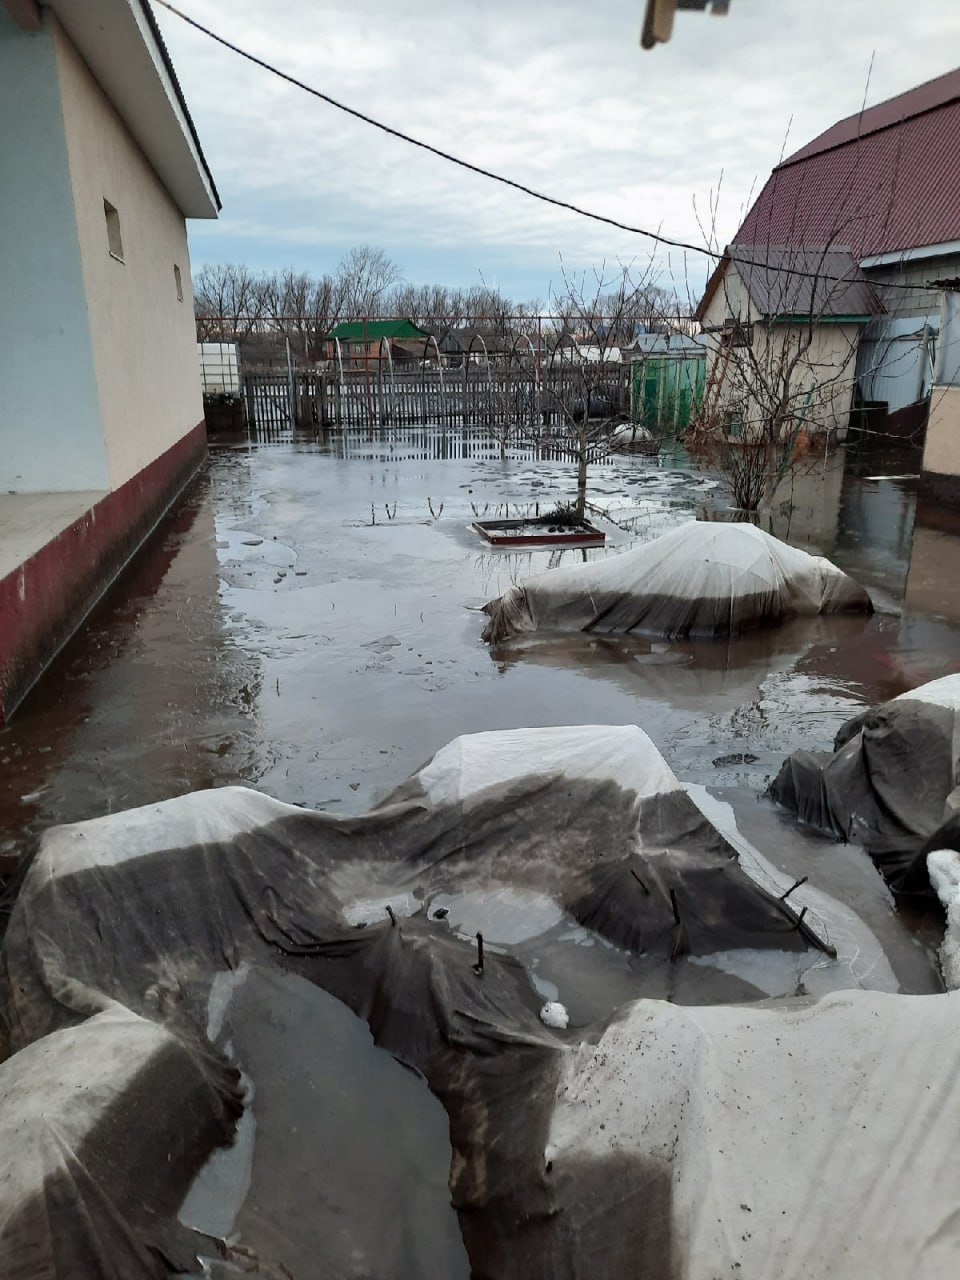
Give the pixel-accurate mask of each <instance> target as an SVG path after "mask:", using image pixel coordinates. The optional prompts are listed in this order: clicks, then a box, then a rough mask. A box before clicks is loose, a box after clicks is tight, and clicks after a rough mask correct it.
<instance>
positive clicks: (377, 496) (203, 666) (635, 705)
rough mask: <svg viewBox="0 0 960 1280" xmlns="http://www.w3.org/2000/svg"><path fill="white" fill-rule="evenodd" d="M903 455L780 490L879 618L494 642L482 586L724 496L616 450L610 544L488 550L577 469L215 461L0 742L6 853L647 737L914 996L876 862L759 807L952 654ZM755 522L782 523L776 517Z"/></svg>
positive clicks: (933, 549) (944, 599)
mask: <svg viewBox="0 0 960 1280" xmlns="http://www.w3.org/2000/svg"><path fill="white" fill-rule="evenodd" d="M916 467H917V460H916V457H915V455H907V456H903V455H896V454H894V455H882V454H879V455H878V454H873V455H861V456H859V457H854V458H852V459H849V460H848V466H847V468H846V469H844V468H843V467H841V466H839V465H837V463H836V461H835V460H831V463H830V465H829V466H828V467H827V468H826V469H825V470H824V469H823V468H822V467H818V466H816V465H813V464H810V465H809V466H808V467H806V468H804V469H803V471H802V473H801V474H799V475H798V476H797V479H796V486H795V492H794V495H793V496H794V506H793V511H792V513H791V514H790V516H789V534H790V537H791V540H792V541H795V542H797V543H798V544H799V545H805V546H808V547H810V548H812V549H815V550H819V551H823V552H824V553H826V554H828V555H830V556H831V557H832V558H833V559H835V560H836V561H837V563H839V564H840V565H841V566H843V567H844V568H846V569H848V570H849V571H850V572H852V573H854V574H856V575H857V576H859V577H861V578H862V579H863V580H864V581H866V582H867V583H868V584H869V585H870V587H871V589H872V591H873V592H874V594H875V597H876V599H877V600H878V602H879V603H880V606H881V608H880V611H878V613H877V614H875V615H874V617H873V618H871V619H869V620H867V621H864V620H861V619H848V618H841V619H814V620H804V621H800V622H796V623H793V624H790V625H788V626H786V627H783V628H781V629H779V630H775V631H769V632H764V633H761V634H758V635H756V636H754V637H748V638H744V639H741V640H738V641H737V642H736V643H735V644H727V643H720V644H700V645H696V644H659V643H650V642H644V641H634V640H629V639H624V640H617V639H604V640H600V639H597V638H588V637H579V636H578V637H572V638H570V639H568V640H564V641H562V642H557V641H538V642H534V643H532V644H528V645H526V646H524V645H519V646H517V647H516V648H514V649H511V650H510V651H509V652H496V653H494V654H491V653H490V651H489V650H488V649H487V647H486V646H485V645H483V644H482V643H481V642H480V639H479V636H480V631H481V629H482V616H481V615H479V614H478V613H477V612H476V610H477V609H478V608H479V607H480V606H481V605H482V604H483V602H484V601H485V600H486V599H488V598H490V597H492V596H495V595H498V594H500V593H501V592H502V591H503V590H504V589H505V588H506V587H507V586H509V585H510V584H511V583H512V582H514V581H517V580H518V579H521V578H523V577H524V576H527V575H529V574H531V573H534V572H538V571H540V570H543V569H546V568H548V567H550V566H551V565H556V564H560V563H568V562H570V561H572V560H579V559H583V558H584V557H592V556H595V555H603V554H610V553H615V552H616V551H618V550H621V549H624V548H627V547H629V546H631V545H635V544H636V543H637V542H638V541H641V540H646V539H649V538H652V537H655V536H656V535H657V534H659V533H661V532H663V531H664V530H665V529H667V528H670V527H672V526H673V525H674V524H676V523H677V522H678V521H680V520H682V519H686V518H689V516H690V515H692V514H695V513H696V512H698V511H701V510H703V509H704V508H705V507H707V508H710V507H713V508H722V507H723V506H724V503H725V496H724V493H723V489H722V486H721V485H719V484H718V482H717V481H716V480H715V479H712V478H710V477H709V476H705V475H701V474H699V473H698V472H697V471H696V470H695V469H694V468H693V467H692V466H691V465H690V463H689V460H688V459H686V458H685V457H684V456H683V455H682V454H677V455H675V456H664V457H661V458H660V459H657V458H649V457H643V456H621V457H616V458H614V459H611V460H610V461H609V462H607V463H604V464H602V465H597V466H595V467H593V468H592V469H591V476H590V493H589V498H590V500H591V502H592V503H593V504H594V505H595V507H596V508H597V509H599V510H600V511H602V512H606V513H607V515H608V517H609V518H606V517H604V516H603V515H601V516H598V517H597V520H598V523H600V524H601V525H602V526H603V527H604V528H605V530H606V532H607V535H608V542H607V547H606V548H604V549H601V550H587V551H583V550H566V551H559V552H558V551H552V552H551V551H544V550H541V551H525V552H523V553H516V554H511V553H504V552H498V551H492V550H490V549H489V548H485V547H484V546H483V545H482V544H481V543H480V542H479V540H478V539H477V537H476V535H475V534H474V532H473V531H472V530H471V529H470V528H469V525H470V522H471V520H472V519H474V518H475V517H476V516H478V515H479V516H482V515H488V516H489V515H493V514H508V515H522V514H525V513H528V512H534V511H536V510H546V509H548V508H549V506H550V505H551V504H552V503H555V502H557V501H558V500H562V499H565V498H568V497H569V496H570V494H571V492H572V489H573V485H574V477H573V468H572V466H570V465H569V464H566V463H562V462H550V461H536V460H534V459H533V458H531V457H529V456H510V457H507V458H501V457H500V456H499V447H498V446H497V445H495V444H492V443H489V442H484V441H482V440H481V439H479V438H478V437H476V436H469V437H465V436H461V435H457V434H454V435H450V434H449V433H448V434H443V433H439V432H436V433H431V432H429V431H423V430H418V431H409V432H396V433H394V434H393V435H392V436H391V437H389V438H386V439H379V438H371V437H369V436H367V435H364V434H363V433H359V432H357V433H354V434H353V435H347V436H345V437H338V438H334V439H332V440H330V441H327V442H323V441H316V440H306V441H301V442H293V441H287V442H284V443H280V444H274V445H265V446H259V447H258V446H254V445H243V446H239V447H231V448H219V449H216V448H215V449H213V450H212V451H211V457H210V462H209V466H208V468H207V470H206V473H205V474H204V476H203V477H202V478H201V479H200V480H199V481H198V482H197V483H196V484H195V485H194V486H193V488H192V489H191V491H190V493H189V494H188V496H187V498H186V500H185V502H184V503H183V504H182V506H181V508H180V509H179V511H178V512H177V514H176V515H175V516H174V517H173V518H172V519H171V520H169V521H168V522H167V523H166V524H165V525H164V527H163V528H162V530H161V531H160V533H159V535H158V536H157V537H156V538H155V540H154V541H153V543H152V544H151V546H150V547H149V548H148V549H147V550H146V551H145V552H144V553H143V554H142V555H141V556H140V557H139V559H138V560H137V562H136V563H135V565H134V566H133V569H132V570H131V572H130V573H129V574H128V576H127V578H126V579H125V581H124V583H123V584H122V586H121V587H120V588H119V589H118V590H116V591H114V593H113V594H112V596H111V597H110V598H109V599H108V600H107V601H106V602H105V604H104V605H103V606H102V607H101V608H100V609H99V610H98V611H97V613H96V614H95V615H94V617H93V618H92V619H91V620H90V622H89V623H88V625H87V626H86V627H85V628H84V630H83V631H82V633H81V634H80V635H79V636H78V637H77V638H76V639H75V641H74V642H73V643H72V644H71V645H70V646H69V648H68V650H67V651H66V652H65V653H64V655H63V657H62V658H61V660H60V661H59V662H58V663H57V665H56V667H55V668H54V669H53V670H52V671H51V672H50V673H49V674H48V676H47V678H46V679H45V680H44V681H43V682H41V685H40V686H39V687H38V689H37V690H36V692H35V693H34V694H33V696H32V697H31V698H30V699H29V700H28V701H27V702H26V704H25V705H24V706H23V707H22V708H21V709H20V711H19V713H18V714H17V716H16V717H15V718H14V720H13V723H12V724H11V725H9V726H8V727H7V728H5V729H3V730H0V766H2V772H0V856H2V855H6V857H7V859H8V864H9V862H10V861H13V860H17V859H19V858H20V857H21V856H22V855H24V854H28V853H29V852H30V850H31V848H32V847H33V844H34V842H35V840H36V837H37V835H38V834H39V832H40V831H42V830H43V829H44V827H46V826H48V825H50V824H51V823H54V822H63V821H73V820H76V819H80V818H86V817H92V816H94V815H97V814H101V813H104V812H109V811H111V810H116V809H121V808H127V807H129V806H132V805H138V804H144V803H146V802H148V801H151V800H155V799H159V798H162V797H164V796H169V795H174V794H179V793H182V792H186V791H190V790H194V789H196V788H199V787H207V786H216V785H221V784H223V783H231V782H242V783H247V784H249V785H252V786H256V787H258V788H261V789H263V790H265V791H267V792H269V793H270V794H272V795H274V796H277V797H278V798H279V799H281V800H286V801H291V802H293V803H297V804H304V805H308V806H310V807H315V808H329V809H330V810H332V811H334V812H342V813H347V812H356V811H358V810H361V809H364V808H366V807H367V806H368V805H369V804H370V803H371V802H373V801H375V800H377V799H379V798H380V797H381V796H382V795H384V794H385V793H386V792H387V791H388V790H389V789H391V788H392V787H393V786H395V785H396V784H397V783H398V782H400V781H401V780H402V779H403V778H405V777H406V776H407V775H408V774H409V773H410V772H411V771H412V770H413V769H415V768H416V767H417V766H418V765H419V764H421V763H423V762H424V761H425V760H426V759H427V758H428V757H429V756H430V755H431V754H432V753H433V752H434V751H436V750H437V749H438V748H439V747H441V746H442V745H443V744H444V743H445V742H447V741H449V740H450V739H451V738H453V737H455V736H456V735H458V734H460V733H469V732H474V731H477V730H483V729H502V728H512V727H517V726H522V725H549V724H556V723H614V724H616V723H627V722H630V723H638V724H640V725H641V726H642V727H643V728H644V729H645V730H646V731H647V732H648V733H649V734H650V735H651V737H652V738H653V739H654V741H655V742H656V743H657V745H658V746H659V747H660V749H661V750H662V751H663V753H664V755H665V756H666V758H667V760H668V761H669V763H670V764H671V766H672V767H673V768H674V770H675V771H676V772H677V774H678V775H679V776H680V778H681V779H682V780H684V781H687V782H694V783H698V784H702V785H705V786H707V787H710V788H715V789H716V788H719V789H722V792H723V795H724V797H725V798H726V799H727V800H729V801H730V802H731V803H732V805H733V807H734V810H735V812H737V813H738V814H741V815H742V816H743V820H744V821H745V822H748V823H753V822H754V819H755V818H756V816H757V814H758V813H762V814H763V823H762V824H761V826H760V828H759V830H760V832H761V834H762V836H763V838H764V840H765V841H766V842H767V843H766V847H765V849H764V851H765V852H766V853H767V855H768V856H769V857H771V858H772V859H773V860H774V861H779V862H781V863H782V864H783V865H785V866H788V867H789V868H790V869H793V868H794V867H795V866H796V865H798V864H801V863H803V864H804V865H806V863H807V862H808V861H810V860H811V859H813V861H814V862H815V863H816V865H817V867H818V870H819V871H820V872H821V873H822V876H823V878H824V880H825V881H828V882H829V881H831V880H833V879H835V878H836V879H838V880H839V885H840V887H842V888H843V889H844V891H845V893H847V894H848V895H849V894H851V893H852V895H853V899H852V900H853V902H854V905H856V906H857V908H858V909H860V910H863V911H864V913H865V914H866V915H867V917H868V918H869V922H870V923H871V926H872V927H873V928H875V929H876V930H878V931H879V932H880V933H881V935H882V936H884V938H885V939H886V940H887V941H888V942H889V943H890V944H891V946H892V947H893V951H894V952H895V953H896V952H897V951H898V949H899V950H902V951H903V952H904V954H903V955H902V956H901V958H900V964H901V967H902V968H903V980H904V981H905V983H906V985H908V986H909V987H911V988H913V989H919V988H924V987H926V986H928V985H929V984H930V983H931V982H933V981H934V978H933V975H932V972H927V975H926V980H924V977H923V974H922V973H918V972H917V969H918V967H919V968H920V969H923V968H924V965H920V966H918V965H917V964H916V963H914V959H913V957H914V953H915V952H916V950H917V948H916V945H915V941H914V938H913V936H910V937H909V938H905V937H903V936H902V935H901V934H900V932H899V929H898V921H897V918H896V916H895V914H894V912H893V910H892V905H891V903H890V900H889V897H888V895H887V894H886V891H885V889H884V888H883V886H882V883H881V882H880V881H879V877H877V876H876V874H875V873H874V871H873V868H872V866H871V865H870V864H869V862H868V860H867V859H866V858H865V857H863V855H861V854H860V853H859V852H858V851H856V850H841V849H839V848H838V847H837V846H835V845H832V844H827V843H826V842H823V841H819V840H815V839H812V838H811V837H810V836H809V834H805V833H800V832H798V831H797V830H796V828H795V825H794V824H792V823H789V822H786V821H783V820H781V819H780V818H779V817H778V815H776V814H775V813H774V812H773V810H772V809H771V808H770V807H769V805H768V802H766V801H765V800H764V799H763V798H762V793H763V790H764V786H765V783H766V780H767V778H768V777H769V776H770V775H771V774H772V773H773V772H774V771H775V770H776V769H777V768H778V767H779V764H780V762H781V760H782V759H783V757H784V756H785V755H786V754H787V753H788V752H789V751H792V750H794V749H795V748H797V747H801V746H803V747H809V748H812V749H821V748H826V747H828V746H829V744H830V742H831V739H832V736H833V734H834V732H835V730H836V729H837V727H838V726H839V724H840V723H841V722H842V721H843V720H844V719H845V718H846V717H847V716H849V715H850V714H851V713H853V712H854V711H856V710H857V709H858V708H859V707H860V706H862V705H863V704H864V703H869V702H872V701H877V700H881V699H884V698H888V697H890V696H892V695H894V694H896V693H900V692H902V691H903V690H905V689H907V688H910V687H911V686H913V685H915V684H918V683H920V682H922V681H924V680H927V679H931V678H933V677H936V676H939V675H942V674H944V673H945V672H947V671H950V670H955V669H957V667H958V666H960V601H958V600H956V599H955V598H953V599H951V597H950V593H949V592H948V591H938V590H937V589H936V586H935V584H936V581H937V575H938V566H942V576H943V578H944V581H945V582H948V583H950V584H953V582H954V575H953V574H952V572H951V568H952V566H955V564H956V562H957V559H958V554H957V548H958V545H960V539H958V538H957V537H956V536H955V535H947V534H943V533H938V534H936V535H935V541H934V545H932V546H931V545H930V535H929V531H928V530H925V529H919V528H918V529H917V531H916V533H914V513H915V506H916V500H915V488H916V481H915V478H910V477H911V476H914V477H915V474H916ZM887 477H895V478H887ZM904 477H906V478H904ZM768 518H769V520H770V522H771V524H772V525H773V527H775V528H777V529H778V531H780V532H786V531H787V530H786V529H785V528H781V527H780V526H782V525H783V524H784V522H785V519H786V517H785V516H784V513H783V512H782V511H774V512H772V513H769V515H768ZM917 548H919V552H917V554H918V555H919V556H922V563H920V562H919V560H918V561H915V560H914V559H913V556H914V554H915V552H916V551H917ZM754 825H755V824H754ZM824 887H826V888H829V887H830V885H829V883H827V884H825V886H824ZM848 900H850V899H849V898H848ZM898 939H899V947H898ZM925 963H926V961H924V964H925ZM896 964H897V962H896V961H895V967H896Z"/></svg>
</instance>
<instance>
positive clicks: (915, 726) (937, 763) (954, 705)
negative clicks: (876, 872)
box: [771, 675, 960, 891]
mask: <svg viewBox="0 0 960 1280" xmlns="http://www.w3.org/2000/svg"><path fill="white" fill-rule="evenodd" d="M958 775H960V675H954V676H946V677H944V678H943V679H940V680H935V681H932V682H930V683H929V684H926V685H921V686H920V687H919V688H917V689H913V690H910V691H909V692H908V693H905V694H901V695H900V696H899V697H897V698H894V699H893V700H891V701H890V702H885V703H883V704H882V705H881V706H879V707H873V708H870V709H869V710H867V711H865V712H863V713H861V714H860V715H858V716H855V717H854V718H853V719H852V720H849V721H847V723H846V724H844V725H842V726H841V728H840V730H839V732H838V733H837V737H836V743H835V750H834V751H833V752H832V753H817V752H811V751H796V752H794V754H793V755H792V756H790V757H789V758H788V759H787V760H786V761H785V763H784V765H783V767H782V768H781V770H780V772H779V774H778V775H777V777H776V778H775V779H774V782H773V784H772V786H771V794H772V795H773V797H774V799H775V800H777V801H778V802H779V803H780V804H782V805H784V806H785V807H786V808H788V809H791V810H792V811H793V812H794V813H796V814H797V816H798V817H799V818H800V820H801V821H802V822H805V823H808V824H809V825H810V826H813V827H816V828H817V829H818V830H820V831H823V832H825V833H827V834H829V835H833V836H836V837H837V838H838V839H842V840H853V841H857V842H858V843H860V844H862V845H863V846H864V847H865V848H866V849H867V850H868V852H869V853H870V855H871V857H872V858H873V859H874V861H875V862H876V863H877V865H878V867H879V868H880V870H881V871H882V872H883V873H884V875H885V876H886V877H887V879H888V880H889V881H890V882H891V884H892V885H893V887H894V888H897V889H901V890H905V891H922V890H929V882H928V879H927V874H926V863H925V858H926V855H927V853H928V852H930V851H932V850H935V849H939V848H942V847H946V848H954V847H956V848H960V812H958V810H960V790H958V782H960V776H958Z"/></svg>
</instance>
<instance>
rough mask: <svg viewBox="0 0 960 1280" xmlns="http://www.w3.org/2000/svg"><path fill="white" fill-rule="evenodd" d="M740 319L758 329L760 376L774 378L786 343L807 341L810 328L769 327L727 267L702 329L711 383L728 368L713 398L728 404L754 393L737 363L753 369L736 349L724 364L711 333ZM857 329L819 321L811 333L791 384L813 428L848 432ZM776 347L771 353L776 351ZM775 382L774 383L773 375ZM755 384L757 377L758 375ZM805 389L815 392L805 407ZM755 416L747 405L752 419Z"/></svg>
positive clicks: (756, 348)
mask: <svg viewBox="0 0 960 1280" xmlns="http://www.w3.org/2000/svg"><path fill="white" fill-rule="evenodd" d="M731 315H732V316H736V317H737V318H738V319H739V320H740V322H741V324H744V325H751V326H752V329H753V347H752V351H753V356H754V358H755V360H756V364H757V366H758V368H759V370H760V371H761V374H760V376H764V374H766V373H769V374H772V373H773V372H775V370H776V369H777V368H778V366H779V364H780V362H781V360H782V355H781V354H780V353H781V352H782V350H783V347H784V344H786V343H792V342H795V341H796V340H797V339H798V338H799V337H800V335H803V338H804V340H806V337H807V327H806V326H805V325H793V324H777V325H774V326H772V327H768V326H767V325H765V324H764V323H763V321H762V319H761V317H760V314H759V312H758V311H757V310H756V308H755V306H754V305H753V303H752V301H751V300H750V299H749V296H748V295H747V291H746V288H745V287H744V286H743V284H742V282H741V281H740V278H739V274H738V272H737V269H736V267H735V266H734V265H732V264H731V265H730V266H729V267H728V268H727V272H726V275H725V277H724V279H723V280H722V281H721V283H720V286H719V288H718V289H717V290H716V292H715V293H714V295H713V297H712V298H711V300H710V304H709V306H708V307H707V309H706V311H705V313H704V316H703V327H704V329H705V330H707V332H706V333H705V335H704V336H705V337H706V339H707V343H708V349H707V383H708V385H709V383H710V379H711V370H712V369H713V368H714V366H715V363H716V361H718V360H720V361H721V362H722V363H721V368H724V370H725V373H724V379H723V386H722V388H718V389H717V390H716V391H715V392H714V394H716V395H718V397H720V398H721V399H723V400H726V401H730V400H734V399H736V398H737V397H738V394H739V396H743V394H744V392H745V391H748V390H749V383H750V378H749V376H748V377H747V378H746V382H747V384H748V385H747V387H746V388H744V387H742V386H741V385H740V382H741V380H740V378H738V376H737V368H738V365H741V364H742V366H743V368H745V369H746V368H749V364H748V361H747V353H746V350H745V349H744V348H734V349H733V351H732V353H731V355H730V357H729V359H728V360H727V361H725V362H724V356H723V353H722V350H721V347H720V338H719V334H717V333H711V332H709V330H710V329H711V328H713V327H714V326H717V327H719V326H721V325H723V324H724V323H725V321H726V320H727V319H728V317H730V316H731ZM859 333H860V330H859V327H858V326H857V325H845V324H825V323H815V324H814V327H813V333H812V335H810V345H809V347H808V348H807V350H806V351H805V352H804V355H803V357H802V359H801V361H800V363H799V364H798V366H797V369H796V371H795V373H794V375H793V381H792V385H793V387H794V388H795V390H794V393H793V396H792V400H793V404H794V407H795V408H796V409H797V411H798V412H804V413H805V415H806V417H807V419H808V420H809V422H810V425H811V428H812V429H814V430H831V431H839V432H841V433H842V432H843V431H844V430H845V429H846V426H847V422H848V419H849V415H850V409H851V407H852V404H853V390H854V384H855V368H856V356H857V344H858V340H859ZM771 348H772V350H771ZM770 380H771V382H772V381H773V380H774V379H773V377H772V376H771V378H770ZM754 385H756V376H755V377H754ZM803 388H813V389H814V390H813V396H812V398H811V401H810V404H809V406H805V405H804V404H803V395H802V389H803ZM750 417H751V410H750V406H749V404H748V405H747V421H748V422H749V420H750Z"/></svg>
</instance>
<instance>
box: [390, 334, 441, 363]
mask: <svg viewBox="0 0 960 1280" xmlns="http://www.w3.org/2000/svg"><path fill="white" fill-rule="evenodd" d="M390 358H391V360H392V361H393V363H394V365H396V366H397V367H398V368H402V367H406V368H424V367H427V366H429V367H430V368H436V366H437V365H438V364H439V359H438V356H437V347H436V345H435V343H434V341H433V338H430V337H428V338H424V339H422V340H420V341H416V342H414V341H412V340H410V339H407V341H406V342H400V341H398V340H396V339H394V340H393V341H391V343H390Z"/></svg>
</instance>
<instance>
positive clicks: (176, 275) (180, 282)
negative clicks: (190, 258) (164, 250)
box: [173, 263, 183, 302]
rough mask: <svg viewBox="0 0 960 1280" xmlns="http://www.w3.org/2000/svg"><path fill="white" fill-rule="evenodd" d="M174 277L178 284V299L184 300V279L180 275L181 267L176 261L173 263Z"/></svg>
mask: <svg viewBox="0 0 960 1280" xmlns="http://www.w3.org/2000/svg"><path fill="white" fill-rule="evenodd" d="M173 279H174V281H175V283H176V286H177V301H178V302H182V301H183V279H182V278H181V276H180V268H179V267H178V266H177V264H176V263H174V264H173Z"/></svg>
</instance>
